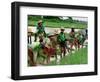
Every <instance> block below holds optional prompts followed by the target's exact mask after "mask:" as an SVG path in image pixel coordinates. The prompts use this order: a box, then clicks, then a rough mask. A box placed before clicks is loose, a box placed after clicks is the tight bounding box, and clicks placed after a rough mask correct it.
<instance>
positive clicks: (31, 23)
mask: <svg viewBox="0 0 100 82" xmlns="http://www.w3.org/2000/svg"><path fill="white" fill-rule="evenodd" d="M37 22H38V21H36V20H34V21H32V20H28V26H36V25H37ZM44 26H45V27H50V28H60V27H61V26H63V27H65V28H78V29H82V28H87V24H86V23H81V22H63V21H59V22H52V21H44Z"/></svg>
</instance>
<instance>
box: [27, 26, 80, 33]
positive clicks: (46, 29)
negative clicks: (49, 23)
mask: <svg viewBox="0 0 100 82" xmlns="http://www.w3.org/2000/svg"><path fill="white" fill-rule="evenodd" d="M28 28H30V29H31V31H32V32H36V27H33V26H29V27H28ZM79 30H80V29H75V31H76V32H77V31H79ZM55 31H56V32H58V33H59V32H60V28H49V27H45V32H46V33H54V32H55ZM70 31H71V29H70V28H65V32H67V33H69V32H70Z"/></svg>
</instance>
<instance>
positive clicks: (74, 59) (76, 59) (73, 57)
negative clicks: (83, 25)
mask: <svg viewBox="0 0 100 82" xmlns="http://www.w3.org/2000/svg"><path fill="white" fill-rule="evenodd" d="M87 53H88V51H87V48H82V49H80V50H78V51H75V53H70V54H68V55H67V56H65V57H63V58H62V59H61V60H60V63H59V65H75V64H87V63H88V55H87ZM49 65H57V64H56V61H52V62H50V64H49ZM49 65H48V66H49Z"/></svg>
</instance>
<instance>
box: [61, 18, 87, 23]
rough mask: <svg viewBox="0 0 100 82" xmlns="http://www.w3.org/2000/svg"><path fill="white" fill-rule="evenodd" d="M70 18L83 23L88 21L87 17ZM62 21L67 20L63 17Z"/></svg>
mask: <svg viewBox="0 0 100 82" xmlns="http://www.w3.org/2000/svg"><path fill="white" fill-rule="evenodd" d="M72 18H73V20H79V21H85V22H87V21H88V18H87V17H72ZM63 19H68V17H63Z"/></svg>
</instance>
